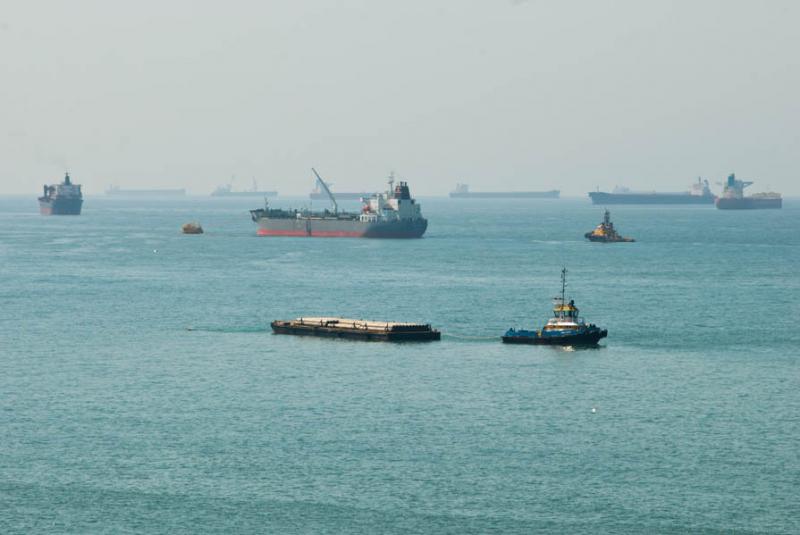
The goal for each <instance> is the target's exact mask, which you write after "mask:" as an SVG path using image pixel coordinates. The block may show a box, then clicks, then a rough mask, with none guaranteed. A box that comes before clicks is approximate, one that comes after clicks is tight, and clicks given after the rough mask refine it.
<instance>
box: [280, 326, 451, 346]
mask: <svg viewBox="0 0 800 535" xmlns="http://www.w3.org/2000/svg"><path fill="white" fill-rule="evenodd" d="M270 326H271V327H272V331H273V332H274V333H275V334H293V335H297V336H319V337H324V338H343V339H348V340H364V341H372V342H433V341H438V340H440V339H441V336H442V335H441V333H440V332H439V331H436V330H433V329H431V328H430V326H427V328H422V329H409V330H388V329H363V328H348V327H341V326H335V325H331V326H325V325H317V324H311V325H309V324H306V325H302V324H298V323H297V322H291V321H273V322H272V323H271V324H270Z"/></svg>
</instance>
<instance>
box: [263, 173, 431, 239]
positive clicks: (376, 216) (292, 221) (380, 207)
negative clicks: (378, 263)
mask: <svg viewBox="0 0 800 535" xmlns="http://www.w3.org/2000/svg"><path fill="white" fill-rule="evenodd" d="M312 171H313V172H314V175H315V176H316V178H317V182H318V184H319V185H320V187H321V188H322V189H323V191H325V192H326V195H327V196H328V198H329V199H330V201H331V203H332V205H333V211H331V210H325V211H323V212H312V211H310V210H283V209H276V208H270V206H269V202H268V201H267V200H266V199H264V208H259V209H257V210H251V211H250V215H251V217H252V219H253V221H254V222H255V223H257V224H258V231H257V233H258V235H259V236H310V237H325V238H331V237H337V238H338V237H349V238H421V237H422V235H423V234H425V230H426V229H427V228H428V220H427V219H425V218H424V217H422V212H421V210H420V205H419V204H418V203H417V202H416V200H415V199H413V198H412V197H411V193H410V191H409V188H408V184H407V183H406V182H400V183H398V184H397V185H395V184H394V176H393V175H392V176H390V177H389V190H388V191H386V192H385V193H376V194H373V195H372V196H371V197H370V198H369V199H363V200H362V206H361V212H360V213H354V212H340V211H339V206H338V204H337V202H336V198H335V197H334V195H333V193H331V191H330V189H329V188H328V185H327V184H326V183H325V181H324V180H322V177H320V176H319V174H318V173H317V171H316V170H315V169H312Z"/></svg>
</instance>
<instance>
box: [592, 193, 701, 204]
mask: <svg viewBox="0 0 800 535" xmlns="http://www.w3.org/2000/svg"><path fill="white" fill-rule="evenodd" d="M589 197H590V198H591V199H592V204H603V205H606V204H714V199H715V197H714V196H713V195H691V194H689V193H606V192H603V191H592V192H590V193H589Z"/></svg>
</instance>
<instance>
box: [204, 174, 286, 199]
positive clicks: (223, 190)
mask: <svg viewBox="0 0 800 535" xmlns="http://www.w3.org/2000/svg"><path fill="white" fill-rule="evenodd" d="M211 196H212V197H277V196H278V192H277V191H273V190H259V189H258V182H256V179H255V178H254V179H253V188H252V189H248V190H242V191H233V183H232V182H228V183H227V184H225V185H224V186H219V187H218V188H217V189H215V190H214V191H212V192H211Z"/></svg>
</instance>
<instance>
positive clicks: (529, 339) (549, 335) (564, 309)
mask: <svg viewBox="0 0 800 535" xmlns="http://www.w3.org/2000/svg"><path fill="white" fill-rule="evenodd" d="M566 289H567V270H566V268H564V269H562V270H561V295H560V296H559V297H555V298H554V299H553V317H552V318H550V319H549V320H548V321H547V324H546V325H545V326H544V327H542V328H541V329H540V330H537V331H528V330H525V329H519V330H517V329H513V328H512V329H509V330H508V331H507V332H506V334H505V335H504V336H503V343H504V344H549V345H561V346H593V345H597V342H599V341H600V339H601V338H605V337H606V336H608V331H607V330H606V329H601V328H600V327H598V326H597V325H595V324H593V323H588V324H587V323H586V322H585V321H584V320H583V318H581V317H580V315H579V314H578V307H576V306H575V301H574V300H572V299H571V300H570V301H569V302H566Z"/></svg>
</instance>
